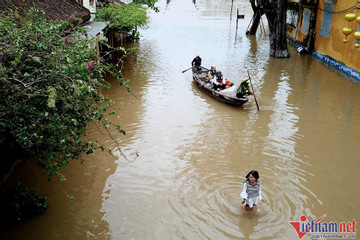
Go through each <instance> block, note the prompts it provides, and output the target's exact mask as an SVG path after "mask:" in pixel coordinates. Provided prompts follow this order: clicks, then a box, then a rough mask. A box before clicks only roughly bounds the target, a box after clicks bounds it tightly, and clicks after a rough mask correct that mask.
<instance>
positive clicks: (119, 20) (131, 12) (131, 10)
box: [96, 3, 149, 38]
mask: <svg viewBox="0 0 360 240" xmlns="http://www.w3.org/2000/svg"><path fill="white" fill-rule="evenodd" d="M96 19H98V20H100V21H108V22H110V24H109V27H110V28H111V29H115V30H118V31H120V32H125V33H128V32H132V33H131V35H133V38H136V37H138V36H136V35H138V31H137V28H138V27H141V26H145V25H146V24H147V23H148V20H149V17H148V15H147V13H146V8H145V7H143V6H142V5H140V4H138V3H130V4H122V5H120V6H118V5H114V4H108V5H106V6H104V7H102V8H100V9H99V10H98V13H97V14H96Z"/></svg>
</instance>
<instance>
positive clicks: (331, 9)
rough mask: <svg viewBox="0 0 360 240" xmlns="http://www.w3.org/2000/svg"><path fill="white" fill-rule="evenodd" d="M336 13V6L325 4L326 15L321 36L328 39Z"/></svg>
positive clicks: (323, 19) (322, 23)
mask: <svg viewBox="0 0 360 240" xmlns="http://www.w3.org/2000/svg"><path fill="white" fill-rule="evenodd" d="M333 12H334V5H332V4H327V3H325V8H324V15H323V18H322V22H321V29H320V36H322V37H325V38H328V37H329V33H330V27H331V21H332V16H333Z"/></svg>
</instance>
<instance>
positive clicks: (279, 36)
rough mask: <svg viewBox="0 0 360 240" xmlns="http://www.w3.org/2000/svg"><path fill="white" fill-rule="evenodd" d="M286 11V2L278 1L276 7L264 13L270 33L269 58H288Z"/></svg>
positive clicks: (285, 0)
mask: <svg viewBox="0 0 360 240" xmlns="http://www.w3.org/2000/svg"><path fill="white" fill-rule="evenodd" d="M286 10H287V0H278V1H277V3H276V7H274V8H273V9H272V10H271V11H266V13H265V15H266V18H267V20H268V24H269V31H270V33H269V40H270V56H271V57H275V58H287V57H289V56H290V55H289V52H288V49H287V40H286Z"/></svg>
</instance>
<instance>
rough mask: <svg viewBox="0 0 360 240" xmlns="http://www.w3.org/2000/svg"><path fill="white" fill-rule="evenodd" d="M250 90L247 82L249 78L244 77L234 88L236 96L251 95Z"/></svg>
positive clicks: (244, 96)
mask: <svg viewBox="0 0 360 240" xmlns="http://www.w3.org/2000/svg"><path fill="white" fill-rule="evenodd" d="M252 94H253V93H252V91H251V88H250V84H249V79H246V80H244V81H242V82H241V83H240V86H239V87H238V89H237V90H236V97H238V98H247V96H248V95H252Z"/></svg>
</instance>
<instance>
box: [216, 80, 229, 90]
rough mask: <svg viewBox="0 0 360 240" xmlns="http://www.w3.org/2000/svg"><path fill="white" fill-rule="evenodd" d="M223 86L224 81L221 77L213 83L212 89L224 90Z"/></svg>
mask: <svg viewBox="0 0 360 240" xmlns="http://www.w3.org/2000/svg"><path fill="white" fill-rule="evenodd" d="M225 87H226V85H225V83H224V81H223V80H222V79H221V80H220V81H219V83H218V84H215V85H214V90H215V91H217V90H224V89H225Z"/></svg>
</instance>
